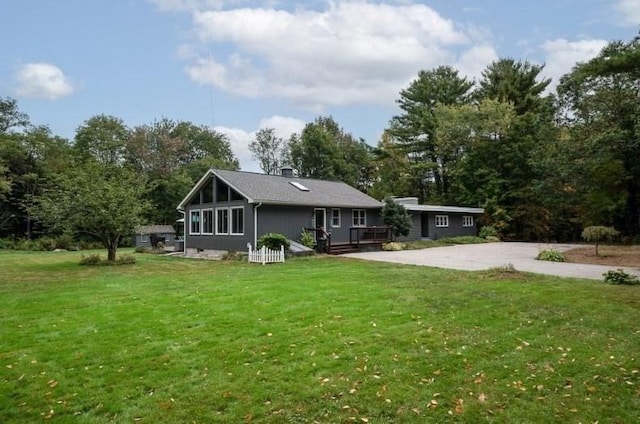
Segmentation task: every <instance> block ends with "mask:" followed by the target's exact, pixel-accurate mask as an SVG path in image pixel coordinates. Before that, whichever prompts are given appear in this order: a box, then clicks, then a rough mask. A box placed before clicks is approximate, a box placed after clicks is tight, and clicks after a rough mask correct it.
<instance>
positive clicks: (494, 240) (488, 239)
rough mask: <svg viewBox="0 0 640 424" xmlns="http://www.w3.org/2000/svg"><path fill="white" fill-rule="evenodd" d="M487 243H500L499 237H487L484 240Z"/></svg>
mask: <svg viewBox="0 0 640 424" xmlns="http://www.w3.org/2000/svg"><path fill="white" fill-rule="evenodd" d="M484 239H485V240H486V241H488V242H489V243H497V242H499V241H500V239H499V238H498V237H494V236H487V237H485V238H484Z"/></svg>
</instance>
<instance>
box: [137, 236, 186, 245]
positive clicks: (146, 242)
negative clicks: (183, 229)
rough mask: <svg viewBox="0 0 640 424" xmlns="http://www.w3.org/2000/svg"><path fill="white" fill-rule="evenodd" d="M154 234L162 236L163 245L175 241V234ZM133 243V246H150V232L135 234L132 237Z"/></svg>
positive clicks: (171, 243) (172, 243)
mask: <svg viewBox="0 0 640 424" xmlns="http://www.w3.org/2000/svg"><path fill="white" fill-rule="evenodd" d="M156 235H157V236H160V237H164V245H165V246H173V245H174V243H175V241H176V238H175V234H165V233H157V234H156ZM143 237H144V241H143ZM133 245H134V246H135V247H151V234H144V235H142V234H136V235H135V236H134V238H133Z"/></svg>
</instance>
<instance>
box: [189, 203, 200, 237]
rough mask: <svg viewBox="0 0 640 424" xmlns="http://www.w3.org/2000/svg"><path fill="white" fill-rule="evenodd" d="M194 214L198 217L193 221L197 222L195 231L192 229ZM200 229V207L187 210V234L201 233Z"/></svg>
mask: <svg viewBox="0 0 640 424" xmlns="http://www.w3.org/2000/svg"><path fill="white" fill-rule="evenodd" d="M194 215H195V216H197V217H198V220H197V221H196V222H195V223H196V224H198V229H197V230H196V231H194V229H193V224H194V221H193V217H194ZM201 230H202V216H201V214H200V209H191V210H190V211H189V235H191V236H199V235H200V234H201Z"/></svg>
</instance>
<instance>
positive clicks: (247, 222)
mask: <svg viewBox="0 0 640 424" xmlns="http://www.w3.org/2000/svg"><path fill="white" fill-rule="evenodd" d="M234 206H243V207H244V234H243V235H216V234H215V232H216V228H215V217H216V208H221V207H228V208H229V207H234ZM196 209H198V210H202V209H213V225H214V227H213V233H214V234H213V235H211V234H206V235H205V234H200V235H195V234H190V233H191V227H190V224H191V222H190V219H191V211H192V210H196ZM185 221H186V224H187V225H186V234H185V235H184V238H185V246H186V248H187V249H205V250H208V249H213V250H237V251H245V250H247V243H253V205H250V204H249V203H248V202H247V201H246V200H236V201H232V202H220V203H203V204H201V205H188V206H187V207H186V208H185ZM200 225H202V223H200Z"/></svg>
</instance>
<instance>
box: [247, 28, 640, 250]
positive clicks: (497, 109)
mask: <svg viewBox="0 0 640 424" xmlns="http://www.w3.org/2000/svg"><path fill="white" fill-rule="evenodd" d="M638 57H640V39H639V38H638V37H636V38H634V39H632V40H631V41H629V42H622V41H614V42H611V43H609V45H607V46H606V47H605V48H604V49H603V50H602V51H601V52H600V54H599V55H598V56H596V57H595V58H593V59H592V60H590V61H588V62H586V63H581V64H577V65H576V66H575V67H574V68H573V69H572V70H571V72H569V73H568V74H566V75H564V76H563V77H562V78H561V79H560V81H559V83H558V85H557V88H556V89H555V92H553V91H552V90H550V89H549V86H550V83H551V80H550V79H548V78H543V77H542V71H543V69H544V65H535V64H531V63H529V62H527V61H518V60H514V59H510V58H503V59H499V60H497V61H495V62H493V63H491V64H490V65H489V66H487V68H486V69H485V70H484V71H483V72H482V76H481V78H480V79H479V80H478V81H471V80H469V79H468V78H466V77H464V76H461V75H460V73H459V72H458V71H457V70H456V69H454V68H453V67H451V66H440V67H437V68H434V69H430V70H423V71H420V72H419V74H418V76H417V78H416V79H414V80H413V81H412V82H411V83H410V84H409V86H408V87H406V88H405V89H403V90H401V91H400V93H399V98H398V100H397V103H398V106H399V108H400V113H399V114H398V115H396V116H393V117H392V118H391V120H390V122H389V125H388V127H387V129H386V130H385V131H384V134H383V135H382V137H381V139H380V140H379V142H378V144H377V146H376V147H370V146H369V145H367V144H366V143H365V142H364V141H363V140H361V139H356V138H354V137H353V136H352V135H351V134H348V133H345V131H344V130H343V129H341V128H340V127H339V125H338V124H337V123H336V122H335V121H334V120H333V119H332V118H331V117H319V118H317V119H316V120H315V121H314V122H312V123H309V124H307V125H306V126H305V127H304V129H303V130H302V132H301V133H300V134H294V135H292V136H291V137H290V138H289V139H287V140H284V139H282V138H278V137H275V136H274V132H273V130H272V129H266V130H261V131H260V132H259V133H258V135H257V137H256V140H255V141H254V142H253V143H252V144H251V146H250V148H251V150H252V152H253V154H254V158H255V159H256V160H258V162H259V163H260V166H261V168H262V170H263V171H264V172H266V173H277V172H278V170H279V167H280V166H281V165H282V164H285V163H286V164H290V165H292V166H293V168H294V169H296V170H297V172H298V174H299V175H300V176H303V177H313V178H329V179H341V180H342V181H345V182H347V183H349V184H351V185H353V186H355V187H357V188H359V189H360V190H363V191H365V192H367V193H369V194H370V195H372V196H373V197H376V198H378V199H383V198H385V197H387V196H391V195H396V196H415V197H418V199H419V200H420V202H423V203H431V204H446V205H460V206H472V207H484V209H485V212H486V213H485V216H484V217H483V219H482V224H483V225H491V226H493V227H495V228H496V229H497V230H498V231H499V233H500V234H501V235H502V236H503V237H505V238H508V239H517V240H558V241H568V240H579V239H580V234H581V231H582V229H583V228H584V227H587V226H591V225H605V226H612V227H615V228H617V229H618V230H620V231H621V233H622V235H623V237H625V238H627V239H637V238H638V236H639V230H640V160H639V159H640V137H639V130H640V128H639V125H640V119H639V118H640V115H639V112H640V96H639V91H638V90H639V88H640V87H639V85H640V78H639V76H640V75H639V73H640V70H639V68H640V65H638V64H639V63H640V61H638Z"/></svg>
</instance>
